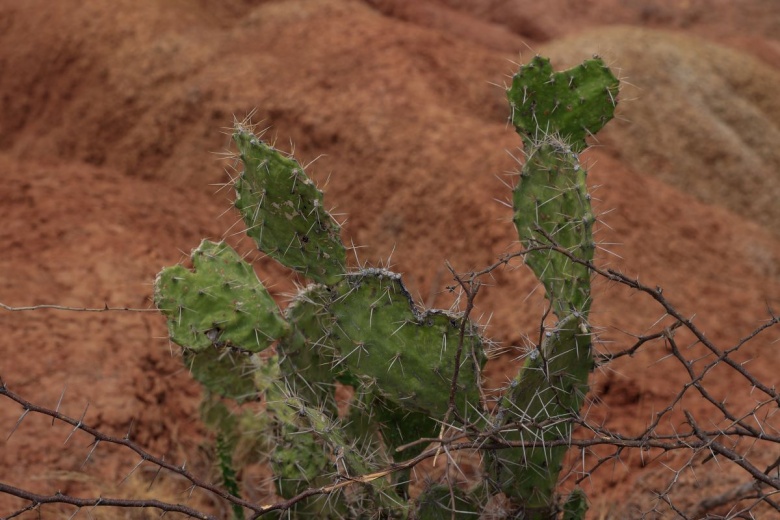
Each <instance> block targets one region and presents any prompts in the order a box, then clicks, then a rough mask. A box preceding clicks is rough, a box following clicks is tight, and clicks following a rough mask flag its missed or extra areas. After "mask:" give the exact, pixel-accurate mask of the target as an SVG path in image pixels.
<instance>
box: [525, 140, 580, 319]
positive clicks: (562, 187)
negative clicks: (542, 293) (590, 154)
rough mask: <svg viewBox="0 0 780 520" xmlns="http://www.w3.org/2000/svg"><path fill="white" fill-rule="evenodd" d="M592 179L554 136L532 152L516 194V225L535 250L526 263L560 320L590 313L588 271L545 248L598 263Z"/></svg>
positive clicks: (526, 257) (532, 249) (538, 145)
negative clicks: (590, 188) (551, 246)
mask: <svg viewBox="0 0 780 520" xmlns="http://www.w3.org/2000/svg"><path fill="white" fill-rule="evenodd" d="M586 175H587V172H586V171H585V170H584V169H583V168H582V167H581V166H580V163H579V158H578V156H577V154H576V153H575V152H573V151H572V150H571V149H570V148H569V147H568V145H567V143H566V142H565V141H562V140H560V139H558V138H556V137H554V136H550V137H547V138H544V139H542V140H541V141H539V142H537V143H536V144H535V146H534V147H533V149H532V150H531V151H530V152H529V153H528V157H527V160H526V163H525V165H524V166H523V169H522V171H521V173H520V183H519V184H518V185H517V187H516V188H515V190H514V196H513V199H514V209H515V214H514V222H515V227H516V228H517V232H518V234H519V235H520V241H521V242H522V244H523V246H524V247H525V248H527V249H529V250H530V251H529V252H528V253H527V254H526V255H525V263H526V264H527V265H528V266H529V267H530V268H531V269H532V270H533V272H534V274H535V275H536V276H537V278H539V280H540V281H541V282H542V284H543V285H544V288H545V290H546V292H547V297H548V298H549V299H550V303H551V305H552V310H553V312H555V315H556V316H558V317H559V318H562V317H564V316H566V315H567V314H568V313H569V312H572V311H578V312H581V313H587V311H588V309H589V307H590V272H589V271H588V268H587V267H586V266H584V265H582V264H577V263H574V262H572V260H571V259H570V258H568V257H566V256H565V255H562V254H561V253H560V252H556V251H552V250H550V249H548V248H546V247H545V244H547V245H549V241H550V240H552V241H554V243H555V244H557V245H558V246H560V247H562V248H564V249H566V250H567V251H568V252H569V253H571V254H572V255H573V256H574V257H576V258H578V259H580V260H586V261H590V260H593V252H594V249H595V246H594V243H593V232H592V228H593V222H594V220H595V219H594V216H593V212H592V210H591V207H590V195H588V190H587V186H586V185H585V178H586Z"/></svg>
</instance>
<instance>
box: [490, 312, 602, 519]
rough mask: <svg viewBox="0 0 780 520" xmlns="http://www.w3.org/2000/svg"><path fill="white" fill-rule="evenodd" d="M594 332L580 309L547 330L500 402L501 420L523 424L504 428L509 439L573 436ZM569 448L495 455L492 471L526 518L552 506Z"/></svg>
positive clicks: (583, 391)
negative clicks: (522, 506) (523, 510)
mask: <svg viewBox="0 0 780 520" xmlns="http://www.w3.org/2000/svg"><path fill="white" fill-rule="evenodd" d="M590 336H591V334H590V330H589V328H588V326H587V324H586V323H585V321H584V320H583V318H582V316H580V315H577V314H570V315H569V316H567V317H566V318H565V319H563V320H561V321H560V322H558V324H557V325H556V327H555V328H554V329H553V330H550V331H547V332H546V333H545V338H544V341H543V342H542V345H541V348H539V349H536V350H534V351H533V352H531V353H530V354H529V356H528V357H527V358H526V361H525V364H524V366H523V367H522V368H521V370H520V373H519V374H518V375H517V377H516V378H515V379H514V380H513V381H512V383H511V384H510V386H509V388H508V390H507V392H506V394H505V395H504V397H503V399H502V401H501V403H500V411H499V413H498V416H497V418H498V421H499V424H508V423H513V422H522V423H524V426H522V427H518V428H513V429H512V430H511V431H509V432H505V433H504V434H503V436H504V438H505V439H506V440H509V441H534V442H539V441H543V440H545V441H549V440H554V439H568V438H570V437H571V431H572V428H573V426H572V424H571V423H570V422H567V420H566V419H567V418H572V417H573V414H575V413H577V412H578V411H579V409H580V408H581V407H582V403H583V401H584V399H585V394H586V393H587V391H588V375H589V374H590V370H591V368H592V357H591V350H590V345H591V341H590ZM540 423H541V424H540ZM567 449H568V448H567V447H566V446H558V447H553V448H543V447H539V448H511V449H507V450H498V451H497V452H496V453H495V454H493V455H491V457H492V458H493V460H492V464H493V468H492V473H493V475H494V476H496V477H497V480H498V482H499V485H500V487H501V489H502V491H503V492H504V493H506V495H507V496H508V497H510V498H513V499H515V500H516V501H517V502H518V503H522V504H523V505H524V507H525V508H526V510H527V511H526V512H527V513H528V514H529V516H528V518H537V516H533V514H531V512H532V511H545V510H547V511H549V508H550V507H551V503H550V501H551V500H552V497H553V496H554V490H555V485H556V484H557V482H558V474H559V472H560V469H561V463H562V461H563V457H564V455H565V454H566V451H567ZM538 517H539V518H547V517H546V516H543V515H541V516H538ZM524 518H525V517H524Z"/></svg>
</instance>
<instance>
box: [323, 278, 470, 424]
mask: <svg viewBox="0 0 780 520" xmlns="http://www.w3.org/2000/svg"><path fill="white" fill-rule="evenodd" d="M331 298H332V303H331V304H330V305H329V312H330V313H331V314H332V315H333V316H334V317H335V320H336V322H335V324H334V326H333V328H332V329H331V331H330V340H331V342H332V344H333V345H334V346H335V347H336V350H337V351H338V353H339V359H338V360H337V361H336V362H335V364H334V367H339V366H342V365H343V366H346V367H347V368H348V369H349V371H350V372H352V373H353V374H355V375H356V376H358V377H360V378H361V379H362V380H363V381H364V384H366V385H369V386H373V385H376V389H377V390H378V391H379V392H381V394H382V395H384V396H385V397H387V398H388V399H391V400H393V401H395V402H397V403H399V404H400V403H403V407H405V408H407V409H411V410H416V411H418V412H423V413H427V414H430V415H431V416H433V417H443V416H444V415H445V414H446V412H447V408H448V404H449V395H450V387H451V381H452V376H453V374H454V358H455V352H456V349H457V347H458V340H459V327H460V318H459V317H458V316H456V315H454V314H450V313H448V312H445V311H426V312H423V313H420V312H418V310H417V309H416V307H415V305H414V303H413V301H412V299H411V296H410V295H409V293H408V292H407V290H406V288H405V287H404V285H403V283H402V282H401V277H400V275H398V274H395V273H392V272H390V271H386V270H383V269H365V270H363V271H360V272H358V273H354V274H350V275H348V276H347V277H346V278H345V279H344V280H343V281H342V282H341V283H339V284H338V285H337V286H335V287H334V288H333V294H332V296H331ZM472 352H473V355H472ZM475 357H476V358H477V359H478V362H479V363H480V365H482V364H483V363H484V361H485V357H484V354H483V351H482V344H481V339H480V336H479V334H478V333H477V331H476V328H475V327H474V326H472V325H471V324H468V325H467V327H466V334H465V337H464V346H463V352H462V356H461V367H460V371H459V377H458V389H457V401H456V404H457V409H458V411H459V412H460V413H461V414H463V415H464V416H469V415H475V412H478V411H479V410H480V394H479V388H478V387H479V384H478V382H477V379H476V373H477V371H478V370H477V367H475V366H474V358H475Z"/></svg>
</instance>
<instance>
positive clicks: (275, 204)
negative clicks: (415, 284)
mask: <svg viewBox="0 0 780 520" xmlns="http://www.w3.org/2000/svg"><path fill="white" fill-rule="evenodd" d="M233 140H234V141H235V142H236V144H237V145H238V150H239V152H240V156H241V160H242V161H243V163H244V171H243V172H241V175H240V177H239V178H238V179H237V180H236V183H235V189H236V194H237V198H236V203H235V204H236V208H238V210H239V211H240V212H241V215H242V216H243V218H244V222H245V223H246V226H247V234H248V235H249V236H250V237H252V238H253V239H254V240H255V242H257V246H258V248H259V249H260V250H261V251H263V252H264V253H266V254H267V255H268V256H270V257H272V258H274V259H275V260H277V261H279V262H281V263H282V264H284V265H286V266H287V267H290V268H291V269H294V270H296V271H298V272H300V273H302V274H303V275H304V276H307V277H308V278H311V279H312V280H314V281H316V282H319V283H324V284H333V283H336V282H337V281H338V280H339V278H340V277H341V276H343V274H344V271H345V266H346V249H345V248H344V244H342V242H341V238H340V236H339V233H340V229H341V228H340V226H339V225H338V223H336V221H335V220H334V219H333V217H332V216H331V215H330V213H328V212H327V211H326V210H325V208H324V207H323V197H322V192H321V191H319V190H318V189H317V187H316V186H315V185H314V183H313V182H312V181H311V179H309V178H308V177H307V176H306V173H304V170H303V167H301V165H300V164H298V162H296V161H295V160H294V159H293V158H292V157H288V156H286V155H284V154H282V153H281V152H280V151H279V150H276V149H274V148H273V147H272V146H270V145H268V144H267V143H265V142H263V141H262V140H260V139H259V138H258V137H257V136H255V135H254V134H252V133H251V132H248V131H246V130H245V129H244V128H242V127H238V128H237V129H236V131H235V133H234V134H233Z"/></svg>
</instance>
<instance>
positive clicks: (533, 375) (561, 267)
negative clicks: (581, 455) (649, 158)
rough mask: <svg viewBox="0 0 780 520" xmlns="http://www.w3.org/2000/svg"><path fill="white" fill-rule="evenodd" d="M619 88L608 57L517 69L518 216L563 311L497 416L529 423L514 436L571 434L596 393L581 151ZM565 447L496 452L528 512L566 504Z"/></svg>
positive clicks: (535, 263) (499, 468)
mask: <svg viewBox="0 0 780 520" xmlns="http://www.w3.org/2000/svg"><path fill="white" fill-rule="evenodd" d="M617 93H618V80H617V79H616V78H615V77H614V76H613V75H612V72H611V71H610V70H609V69H608V68H607V67H606V66H605V65H604V63H603V62H602V61H601V60H600V59H598V58H594V59H592V60H588V61H586V62H584V63H583V64H582V65H579V66H578V67H575V68H573V69H570V70H567V71H563V72H559V73H553V71H552V66H551V65H550V62H549V60H547V59H544V58H540V57H536V58H534V59H533V60H532V61H531V63H530V64H529V65H527V66H525V67H522V68H521V69H520V71H519V72H518V73H517V74H516V75H515V77H514V80H513V82H512V87H511V88H510V89H509V91H508V97H509V100H510V105H511V107H512V122H513V123H514V124H515V127H516V129H517V132H518V133H519V134H520V135H521V136H522V138H523V143H524V145H525V155H526V158H527V160H526V163H525V164H524V165H523V168H522V171H521V172H520V182H519V183H518V185H517V187H516V188H515V190H514V196H513V202H514V210H515V213H514V223H515V227H516V228H517V231H518V235H519V237H520V241H521V242H522V244H523V246H524V247H525V248H526V249H527V250H528V252H527V253H526V255H525V261H526V264H527V265H528V266H529V267H530V268H531V270H532V271H533V272H534V273H535V274H536V276H537V277H538V278H539V280H540V281H541V282H542V284H543V285H544V287H545V290H546V294H547V298H548V299H549V301H550V307H551V309H552V311H553V312H554V313H555V315H556V316H557V317H558V319H559V321H558V323H557V324H556V325H555V326H554V327H553V328H552V329H551V330H548V331H547V332H546V337H545V338H544V340H543V341H542V344H541V345H539V346H538V347H537V348H536V349H535V350H534V351H532V352H531V354H530V355H529V356H528V358H527V359H526V361H525V363H524V365H523V367H522V368H521V370H520V373H519V374H518V375H517V377H516V378H515V379H514V380H513V381H512V382H511V384H510V386H509V388H508V389H507V392H506V394H505V396H504V398H503V400H502V401H501V405H500V411H499V413H498V415H497V418H496V424H495V425H496V426H501V425H506V424H510V423H523V424H524V426H522V427H521V428H519V429H517V430H515V431H513V432H509V433H506V434H505V437H506V438H507V440H513V441H532V442H541V441H551V440H555V439H567V438H570V436H571V432H572V428H573V421H572V420H573V419H574V418H575V417H576V415H577V414H578V413H579V410H580V408H581V407H582V404H583V402H584V399H585V394H586V393H587V389H588V375H589V373H590V370H591V368H592V354H591V349H590V347H591V341H590V327H589V325H588V311H589V310H590V272H589V270H588V267H587V266H586V265H584V264H582V263H579V262H578V261H581V262H586V263H587V262H590V261H591V260H592V259H593V253H594V249H595V245H594V241H593V232H592V227H593V222H594V220H595V219H594V216H593V212H592V209H591V205H590V196H589V195H588V191H587V186H586V183H585V181H586V177H587V172H586V171H585V170H584V169H583V168H582V166H581V165H580V163H579V156H578V154H579V153H580V152H581V151H583V150H584V149H585V148H586V147H587V143H586V141H585V137H586V136H589V135H594V134H595V133H596V132H597V131H598V130H600V129H601V128H602V127H603V126H604V125H605V124H606V123H607V122H608V121H609V120H610V119H611V118H612V116H613V115H614V110H615V105H616V100H617ZM575 260H576V261H575ZM565 452H566V447H565V446H560V447H553V448H550V447H531V448H516V449H511V450H505V451H502V452H499V453H495V454H490V458H491V464H490V466H491V468H490V469H491V472H492V474H493V477H494V479H495V481H496V482H497V484H498V486H499V488H500V489H501V491H503V492H504V493H505V494H506V495H507V496H508V497H510V498H512V499H513V500H514V501H515V502H516V503H517V504H518V505H519V507H520V509H521V510H522V511H523V513H524V516H523V518H529V519H549V518H554V517H555V515H556V514H557V513H556V507H557V506H556V499H555V488H556V484H557V480H558V474H559V473H560V470H561V462H562V460H563V456H564V454H565ZM578 493H580V492H579V491H578ZM573 497H574V498H576V497H579V495H576V497H575V496H574V495H573ZM571 501H572V502H574V500H573V499H572V500H571ZM576 502H577V503H580V502H583V501H582V500H579V501H576ZM583 514H584V513H583Z"/></svg>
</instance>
